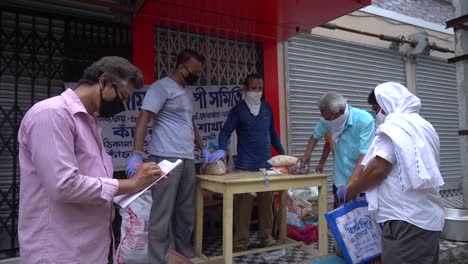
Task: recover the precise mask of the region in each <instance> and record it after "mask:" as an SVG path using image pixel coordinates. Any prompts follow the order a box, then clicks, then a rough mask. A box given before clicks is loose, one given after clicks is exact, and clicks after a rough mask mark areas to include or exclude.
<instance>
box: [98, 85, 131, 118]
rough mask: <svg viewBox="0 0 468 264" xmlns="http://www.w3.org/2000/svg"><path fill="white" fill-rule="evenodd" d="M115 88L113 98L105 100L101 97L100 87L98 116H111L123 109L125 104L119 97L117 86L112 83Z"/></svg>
mask: <svg viewBox="0 0 468 264" xmlns="http://www.w3.org/2000/svg"><path fill="white" fill-rule="evenodd" d="M113 87H114V89H115V98H114V99H112V101H106V100H104V98H103V97H102V89H101V93H100V96H101V106H100V107H99V116H100V117H111V116H114V115H116V114H118V113H121V112H123V111H125V105H124V103H123V101H122V99H120V96H119V93H118V92H117V86H116V85H113Z"/></svg>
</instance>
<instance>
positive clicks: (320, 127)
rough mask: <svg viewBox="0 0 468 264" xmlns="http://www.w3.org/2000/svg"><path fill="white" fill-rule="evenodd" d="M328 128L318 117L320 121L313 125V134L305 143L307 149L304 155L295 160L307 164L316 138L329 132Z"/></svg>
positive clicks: (315, 143) (315, 144) (316, 141)
mask: <svg viewBox="0 0 468 264" xmlns="http://www.w3.org/2000/svg"><path fill="white" fill-rule="evenodd" d="M328 129H329V128H328V127H327V126H326V125H325V124H324V121H323V120H322V119H320V121H319V122H318V123H317V125H316V126H315V129H314V134H313V135H312V136H311V137H310V138H309V141H308V143H307V149H306V151H305V153H304V155H303V156H302V157H301V158H299V160H298V161H297V162H298V163H302V164H303V165H309V163H310V158H311V157H312V152H313V151H314V149H315V146H317V143H318V140H319V139H321V138H323V136H325V134H326V133H327V132H329V131H328Z"/></svg>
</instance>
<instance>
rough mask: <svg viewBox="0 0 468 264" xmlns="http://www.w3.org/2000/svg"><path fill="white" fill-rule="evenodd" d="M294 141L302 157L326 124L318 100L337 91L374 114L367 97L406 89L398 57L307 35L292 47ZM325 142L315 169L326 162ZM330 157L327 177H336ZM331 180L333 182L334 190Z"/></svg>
mask: <svg viewBox="0 0 468 264" xmlns="http://www.w3.org/2000/svg"><path fill="white" fill-rule="evenodd" d="M286 67H287V70H286V71H287V95H288V98H287V101H288V114H289V118H288V135H289V146H290V149H291V150H292V153H290V154H292V155H294V156H300V155H302V154H303V153H304V151H305V149H306V147H307V141H308V139H309V137H310V136H311V135H312V133H313V129H314V127H315V125H316V124H317V122H318V120H319V118H320V112H319V109H318V107H317V104H318V99H319V98H320V96H321V95H322V94H323V93H325V92H327V91H335V92H338V93H340V94H342V95H343V96H345V98H347V99H348V103H349V104H350V105H352V106H354V107H359V108H362V109H365V110H368V111H370V110H371V108H370V106H369V105H368V104H367V96H368V95H369V93H370V91H371V90H372V89H373V88H375V86H376V85H378V84H380V83H383V82H386V81H394V82H399V83H403V84H404V83H405V67H404V62H403V60H402V57H401V54H400V53H399V52H397V51H392V50H388V49H381V48H375V47H371V46H365V45H360V44H355V43H351V42H344V41H340V40H336V39H330V38H325V37H321V36H316V35H311V34H306V33H304V34H301V35H299V36H297V37H294V38H291V39H290V40H289V41H288V42H287V66H286ZM322 149H323V140H321V143H319V144H318V145H317V147H316V149H315V150H314V152H313V154H312V163H311V166H312V167H311V169H312V170H315V166H316V165H317V164H318V161H319V160H320V157H321V153H322ZM332 160H333V159H332V158H331V157H329V159H328V161H327V166H326V168H325V171H326V172H327V173H331V171H332ZM330 187H331V179H330V180H329V188H330Z"/></svg>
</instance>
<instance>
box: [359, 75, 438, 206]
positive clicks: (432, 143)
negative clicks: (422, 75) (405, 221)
mask: <svg viewBox="0 0 468 264" xmlns="http://www.w3.org/2000/svg"><path fill="white" fill-rule="evenodd" d="M374 92H375V97H376V99H377V103H378V104H379V106H380V107H381V108H382V109H383V110H384V111H385V113H386V114H387V116H386V118H385V120H384V122H383V124H382V125H380V126H379V127H378V128H377V131H376V134H377V135H379V134H380V133H383V134H386V135H387V136H389V137H390V138H391V139H392V142H393V144H394V148H395V155H396V158H397V161H396V163H395V164H394V166H398V167H397V170H398V175H399V179H400V190H402V191H406V190H417V189H427V188H438V187H439V186H442V185H443V184H444V180H443V178H442V175H441V174H440V171H439V151H440V145H439V136H438V135H437V132H436V131H435V129H434V127H432V125H431V124H430V123H429V122H427V121H426V120H425V119H424V118H422V117H421V116H420V115H419V110H420V109H421V100H420V99H419V98H418V97H417V96H415V95H414V94H412V93H411V92H410V91H408V89H407V88H406V87H404V86H403V85H401V84H399V83H394V82H386V83H383V84H380V85H378V86H377V87H375V90H374ZM374 142H375V141H374ZM377 147H378V146H375V145H374V143H373V144H372V145H371V147H370V148H369V153H372V154H371V155H366V158H365V160H363V164H368V162H369V160H370V159H372V158H374V157H375V154H374V153H375V152H376V148H377ZM366 199H367V201H368V203H369V210H370V211H373V210H377V208H378V188H377V187H375V188H373V189H370V190H368V191H367V192H366Z"/></svg>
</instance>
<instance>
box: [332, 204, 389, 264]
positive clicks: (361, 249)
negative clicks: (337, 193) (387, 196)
mask: <svg viewBox="0 0 468 264" xmlns="http://www.w3.org/2000/svg"><path fill="white" fill-rule="evenodd" d="M345 200H346V198H345ZM367 207H368V204H367V202H366V200H365V199H364V198H358V199H355V200H352V201H351V202H349V203H347V204H344V205H341V206H340V207H338V208H336V209H335V210H333V211H330V212H327V213H326V214H325V219H326V220H327V223H328V227H329V228H330V231H331V232H332V234H333V236H334V237H335V240H336V242H337V243H338V245H339V246H340V249H341V251H342V252H343V256H344V257H345V260H346V263H347V264H361V263H366V262H367V261H369V260H371V259H374V258H376V257H378V256H380V255H381V254H382V226H381V225H380V224H378V223H377V222H376V221H375V218H374V215H373V214H372V213H371V212H369V210H368V208H367Z"/></svg>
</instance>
